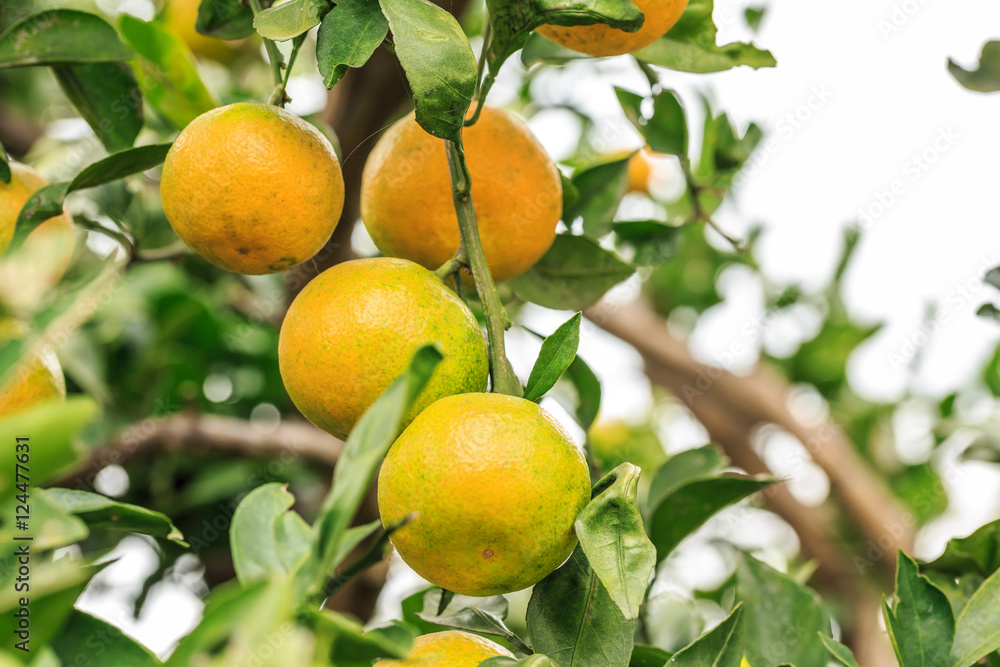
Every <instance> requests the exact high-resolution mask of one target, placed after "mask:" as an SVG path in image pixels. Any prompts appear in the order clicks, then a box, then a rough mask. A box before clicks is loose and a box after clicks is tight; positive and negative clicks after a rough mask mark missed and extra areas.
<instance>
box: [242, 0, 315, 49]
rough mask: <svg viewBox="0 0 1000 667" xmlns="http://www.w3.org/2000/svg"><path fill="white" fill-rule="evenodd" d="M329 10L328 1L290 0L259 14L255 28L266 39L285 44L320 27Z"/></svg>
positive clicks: (254, 21) (254, 24)
mask: <svg viewBox="0 0 1000 667" xmlns="http://www.w3.org/2000/svg"><path fill="white" fill-rule="evenodd" d="M329 9H330V3H329V2H328V1H327V0H289V1H288V2H284V3H281V4H279V5H276V6H274V7H270V8H269V9H265V10H264V11H262V12H261V13H260V14H257V16H256V17H254V20H253V27H254V28H256V29H257V32H258V33H259V34H260V36H261V37H263V38H264V39H271V40H274V41H278V42H283V41H285V40H288V39H292V38H293V37H298V36H299V35H301V34H302V33H304V32H308V31H309V30H311V29H313V28H315V27H316V26H318V25H319V23H320V21H322V20H323V15H324V14H325V13H326V12H327V11H329Z"/></svg>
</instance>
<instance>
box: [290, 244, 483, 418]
mask: <svg viewBox="0 0 1000 667" xmlns="http://www.w3.org/2000/svg"><path fill="white" fill-rule="evenodd" d="M431 343H433V344H436V345H437V346H438V349H439V350H440V351H441V352H442V353H443V354H444V360H443V361H442V362H441V363H440V364H438V367H437V369H435V371H434V375H433V376H432V377H431V379H430V382H428V383H427V386H426V387H425V388H424V390H423V391H422V392H421V394H420V396H419V397H418V398H417V401H416V404H415V405H414V406H413V407H412V408H411V410H410V413H409V415H408V416H407V419H406V421H407V423H408V422H409V420H410V419H412V418H413V417H414V416H416V414H417V413H418V412H420V411H421V410H422V409H424V408H425V407H427V406H428V405H430V404H431V403H433V402H434V401H436V400H437V399H439V398H441V397H442V396H448V395H450V394H456V393H460V392H467V391H483V390H484V389H485V388H486V375H487V371H488V368H489V362H488V361H487V357H486V341H485V340H484V339H483V335H482V331H481V330H480V328H479V323H478V322H477V321H476V318H475V317H474V316H473V314H472V313H471V312H470V311H469V309H468V308H467V307H466V305H465V304H464V303H462V301H461V300H460V299H459V298H458V297H457V296H455V294H454V293H453V292H452V291H451V290H450V289H448V288H447V287H445V285H444V283H442V282H441V280H440V279H439V278H438V277H437V276H435V275H434V274H433V273H431V272H430V271H428V270H427V269H425V268H423V267H420V266H417V265H416V264H414V263H413V262H408V261H406V260H403V259H392V258H384V257H383V258H375V259H357V260H353V261H350V262H344V263H342V264H338V265H336V266H334V267H333V268H331V269H327V270H326V271H324V272H323V273H321V274H320V275H318V276H317V277H316V278H314V279H313V280H312V281H310V282H309V284H308V285H306V287H305V289H303V290H302V291H301V292H300V293H299V295H298V296H297V297H296V298H295V301H293V302H292V305H291V307H290V308H289V309H288V313H287V314H286V315H285V320H284V322H283V323H282V325H281V334H280V336H279V339H278V366H279V369H280V371H281V378H282V380H284V382H285V389H286V390H287V391H288V395H289V396H291V397H292V401H293V402H294V403H295V405H296V406H297V407H298V409H299V410H300V411H301V412H302V414H303V415H305V416H306V418H308V419H309V420H310V421H311V422H312V423H314V424H316V425H317V426H319V427H320V428H322V429H324V430H326V431H328V432H329V433H332V434H333V435H335V436H337V437H339V438H343V437H345V436H346V435H347V434H348V433H350V431H351V429H352V428H353V427H354V424H355V422H357V420H358V419H359V418H360V417H361V415H362V414H364V412H365V410H367V409H368V408H369V407H371V404H372V403H374V402H375V400H376V399H377V398H378V397H379V396H381V395H382V394H383V393H384V392H385V390H386V389H388V388H389V385H391V384H392V382H393V381H394V380H395V379H396V378H397V377H399V376H400V375H402V374H403V372H405V371H406V369H407V368H408V367H409V365H410V360H411V359H412V357H413V354H414V353H415V352H416V351H417V350H418V349H419V348H420V347H422V346H424V345H428V344H431Z"/></svg>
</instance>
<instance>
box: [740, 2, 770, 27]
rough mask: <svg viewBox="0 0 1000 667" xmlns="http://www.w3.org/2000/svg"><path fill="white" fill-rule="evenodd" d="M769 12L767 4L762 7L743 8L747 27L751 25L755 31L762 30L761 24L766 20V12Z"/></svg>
mask: <svg viewBox="0 0 1000 667" xmlns="http://www.w3.org/2000/svg"><path fill="white" fill-rule="evenodd" d="M766 13H767V6H766V5H762V6H760V7H747V8H746V9H744V10H743V18H744V19H745V20H746V22H747V27H749V28H750V29H751V30H753V31H754V32H757V31H758V30H760V24H761V22H762V21H763V20H764V14H766Z"/></svg>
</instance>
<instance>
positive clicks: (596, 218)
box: [563, 156, 629, 237]
mask: <svg viewBox="0 0 1000 667" xmlns="http://www.w3.org/2000/svg"><path fill="white" fill-rule="evenodd" d="M628 161H629V156H626V157H625V158H622V159H621V160H615V161H613V162H606V163H604V164H598V165H596V166H593V167H588V168H586V169H581V170H580V171H578V172H576V173H575V174H573V179H572V181H573V187H575V188H576V189H577V191H578V192H579V193H580V196H579V197H577V199H576V201H575V202H574V203H573V205H572V206H570V207H568V208H565V209H563V220H565V221H566V224H567V225H571V224H572V223H573V221H575V220H576V219H577V218H583V231H584V232H585V233H586V234H588V235H590V236H593V237H598V236H603V235H604V234H606V233H608V232H609V231H611V221H612V220H614V217H615V213H617V212H618V207H619V206H620V205H621V202H622V198H623V197H624V196H625V192H626V191H627V190H628Z"/></svg>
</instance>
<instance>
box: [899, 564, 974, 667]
mask: <svg viewBox="0 0 1000 667" xmlns="http://www.w3.org/2000/svg"><path fill="white" fill-rule="evenodd" d="M896 599H897V601H896V604H895V605H893V607H892V609H889V607H888V605H883V608H884V612H885V622H886V629H887V630H888V632H889V639H890V640H891V641H892V647H893V649H894V650H895V651H896V657H897V658H899V664H900V665H902V666H903V667H937V666H938V665H945V664H947V663H948V654H949V652H950V651H951V644H952V639H953V638H954V637H955V618H954V617H953V616H952V613H951V604H950V603H949V602H948V597H947V596H946V595H945V594H944V593H943V592H942V591H941V590H940V589H939V588H938V587H937V586H935V585H934V584H932V583H931V582H930V580H929V579H927V577H924V576H922V575H921V574H920V572H919V571H918V570H917V564H916V562H915V561H914V560H913V559H912V558H910V557H909V556H907V555H906V554H904V553H903V552H900V553H899V560H898V561H897V563H896ZM966 664H970V663H966Z"/></svg>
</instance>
